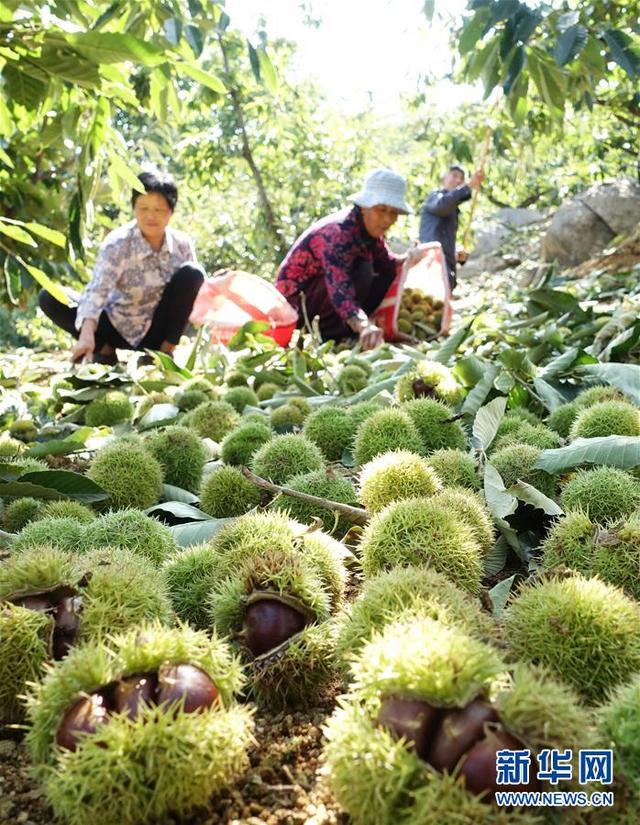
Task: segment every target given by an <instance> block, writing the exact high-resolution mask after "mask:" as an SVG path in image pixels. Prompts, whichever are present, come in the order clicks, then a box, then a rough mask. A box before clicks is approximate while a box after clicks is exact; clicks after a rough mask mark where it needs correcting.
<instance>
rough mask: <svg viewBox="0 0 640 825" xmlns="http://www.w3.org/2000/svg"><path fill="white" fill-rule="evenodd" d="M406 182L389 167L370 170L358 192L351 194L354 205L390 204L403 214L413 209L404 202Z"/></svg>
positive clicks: (409, 212) (408, 213)
mask: <svg viewBox="0 0 640 825" xmlns="http://www.w3.org/2000/svg"><path fill="white" fill-rule="evenodd" d="M406 194H407V182H406V180H405V179H404V178H403V177H402V175H398V174H397V173H396V172H392V171H391V169H375V170H374V171H373V172H370V173H369V174H368V175H367V177H366V178H365V181H364V186H363V187H362V189H361V190H360V191H359V192H356V193H355V195H352V196H351V200H352V201H353V202H354V203H355V205H356V206H364V207H365V208H366V207H369V206H378V205H380V204H382V205H384V206H392V207H393V208H394V209H397V210H398V211H399V212H403V213H404V214H405V215H410V214H411V212H412V211H413V210H412V209H411V207H410V206H409V204H408V203H407V202H406V200H405V197H406Z"/></svg>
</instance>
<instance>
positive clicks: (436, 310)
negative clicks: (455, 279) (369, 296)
mask: <svg viewBox="0 0 640 825" xmlns="http://www.w3.org/2000/svg"><path fill="white" fill-rule="evenodd" d="M417 250H419V251H420V253H421V254H420V255H416V258H415V259H412V260H411V264H409V262H407V261H405V263H404V264H403V265H402V266H401V267H399V271H398V275H397V276H396V278H395V280H394V281H393V283H392V284H391V286H390V287H389V289H388V290H387V294H386V295H385V297H384V299H383V300H382V303H381V304H380V306H379V307H378V309H377V310H376V312H375V314H374V320H375V322H376V323H377V324H378V325H379V326H380V327H381V329H382V330H383V332H384V337H385V340H386V341H397V340H399V338H400V333H403V334H405V335H411V336H413V337H414V338H418V339H420V340H423V341H425V340H428V339H431V338H435V337H436V336H438V335H446V334H447V333H448V332H449V328H450V326H451V317H452V313H453V309H452V307H453V305H452V303H451V288H450V286H449V278H448V275H447V267H446V265H445V260H444V253H443V251H442V246H441V245H440V244H439V243H437V242H432V243H424V244H420V246H419V247H417ZM414 253H415V251H414Z"/></svg>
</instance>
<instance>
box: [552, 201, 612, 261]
mask: <svg viewBox="0 0 640 825" xmlns="http://www.w3.org/2000/svg"><path fill="white" fill-rule="evenodd" d="M614 237H615V233H614V232H613V231H612V230H611V229H610V228H609V227H608V226H607V224H606V223H605V222H604V221H603V220H602V218H600V217H599V216H598V215H597V214H596V213H595V212H593V211H592V210H591V209H589V208H588V207H587V206H585V204H584V203H582V202H581V201H580V200H573V201H569V203H565V204H564V205H563V206H561V207H560V209H558V211H557V212H556V214H555V215H554V216H553V220H552V222H551V226H550V227H549V229H548V231H547V234H546V235H545V236H544V239H543V241H542V252H543V256H544V259H545V261H553V260H557V261H558V263H560V265H561V266H577V264H580V263H582V262H583V261H586V260H588V259H589V258H591V257H593V256H594V255H596V254H597V253H598V252H600V250H602V249H604V248H605V247H606V246H607V244H608V243H609V242H610V241H611V240H612V238H614Z"/></svg>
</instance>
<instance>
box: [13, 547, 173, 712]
mask: <svg viewBox="0 0 640 825" xmlns="http://www.w3.org/2000/svg"><path fill="white" fill-rule="evenodd" d="M148 619H159V620H161V621H162V622H164V623H168V622H171V621H173V610H172V607H171V603H170V601H169V598H168V595H167V593H166V590H165V584H164V581H163V579H162V576H161V573H160V572H159V571H158V570H156V569H155V568H154V567H153V566H152V565H151V563H150V562H149V561H147V559H144V558H142V557H141V556H139V555H136V554H135V553H133V552H131V551H127V550H124V549H118V550H113V549H112V548H101V549H99V550H94V551H93V552H91V553H88V554H86V555H83V556H80V555H75V554H73V553H67V552H65V551H63V550H60V549H57V548H55V547H46V546H39V547H33V548H30V549H27V550H23V551H22V552H21V553H16V554H15V555H13V556H11V557H10V558H9V559H7V560H6V561H5V562H3V563H2V565H0V721H3V722H18V721H20V720H21V719H22V717H23V715H24V706H23V701H22V694H24V693H25V689H26V684H27V682H29V681H34V680H36V679H38V678H39V677H40V675H41V673H42V666H43V664H44V663H45V662H47V661H51V660H54V661H55V660H59V659H63V658H64V657H65V656H66V655H67V653H68V652H69V650H70V649H71V648H72V647H73V646H74V645H76V644H78V643H79V642H81V641H84V640H91V641H98V640H100V639H102V638H103V637H104V636H105V635H106V634H107V633H112V632H114V631H118V630H123V629H125V628H126V627H129V626H130V625H132V624H135V623H136V622H140V621H144V620H148Z"/></svg>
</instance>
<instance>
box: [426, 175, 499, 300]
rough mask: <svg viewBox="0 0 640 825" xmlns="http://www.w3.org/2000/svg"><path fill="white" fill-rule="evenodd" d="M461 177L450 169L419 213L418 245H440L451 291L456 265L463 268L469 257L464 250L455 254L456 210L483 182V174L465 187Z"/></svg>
mask: <svg viewBox="0 0 640 825" xmlns="http://www.w3.org/2000/svg"><path fill="white" fill-rule="evenodd" d="M464 177H465V176H464V169H462V168H461V167H460V166H451V167H450V169H449V171H448V172H447V173H446V174H445V175H443V176H442V188H441V189H436V190H435V191H433V192H431V194H430V195H429V196H428V197H427V199H426V200H425V202H424V203H423V204H422V209H421V210H420V243H428V242H429V241H438V242H439V243H440V244H441V245H442V250H443V252H444V257H445V261H446V264H447V273H448V275H449V285H450V287H451V289H452V290H453V289H455V287H456V284H457V279H456V265H457V264H464V263H465V262H466V260H467V257H468V256H467V252H466V250H465V249H459V250H458V252H457V254H456V234H457V232H458V217H459V214H460V210H459V208H458V206H459V204H461V203H463V202H464V201H468V200H469V199H470V198H471V190H472V189H477V188H479V187H480V184H481V183H482V181H483V179H484V175H483V173H482V172H480V171H477V172H474V173H473V175H472V176H471V179H470V180H469V183H468V185H467V184H465V182H464Z"/></svg>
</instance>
